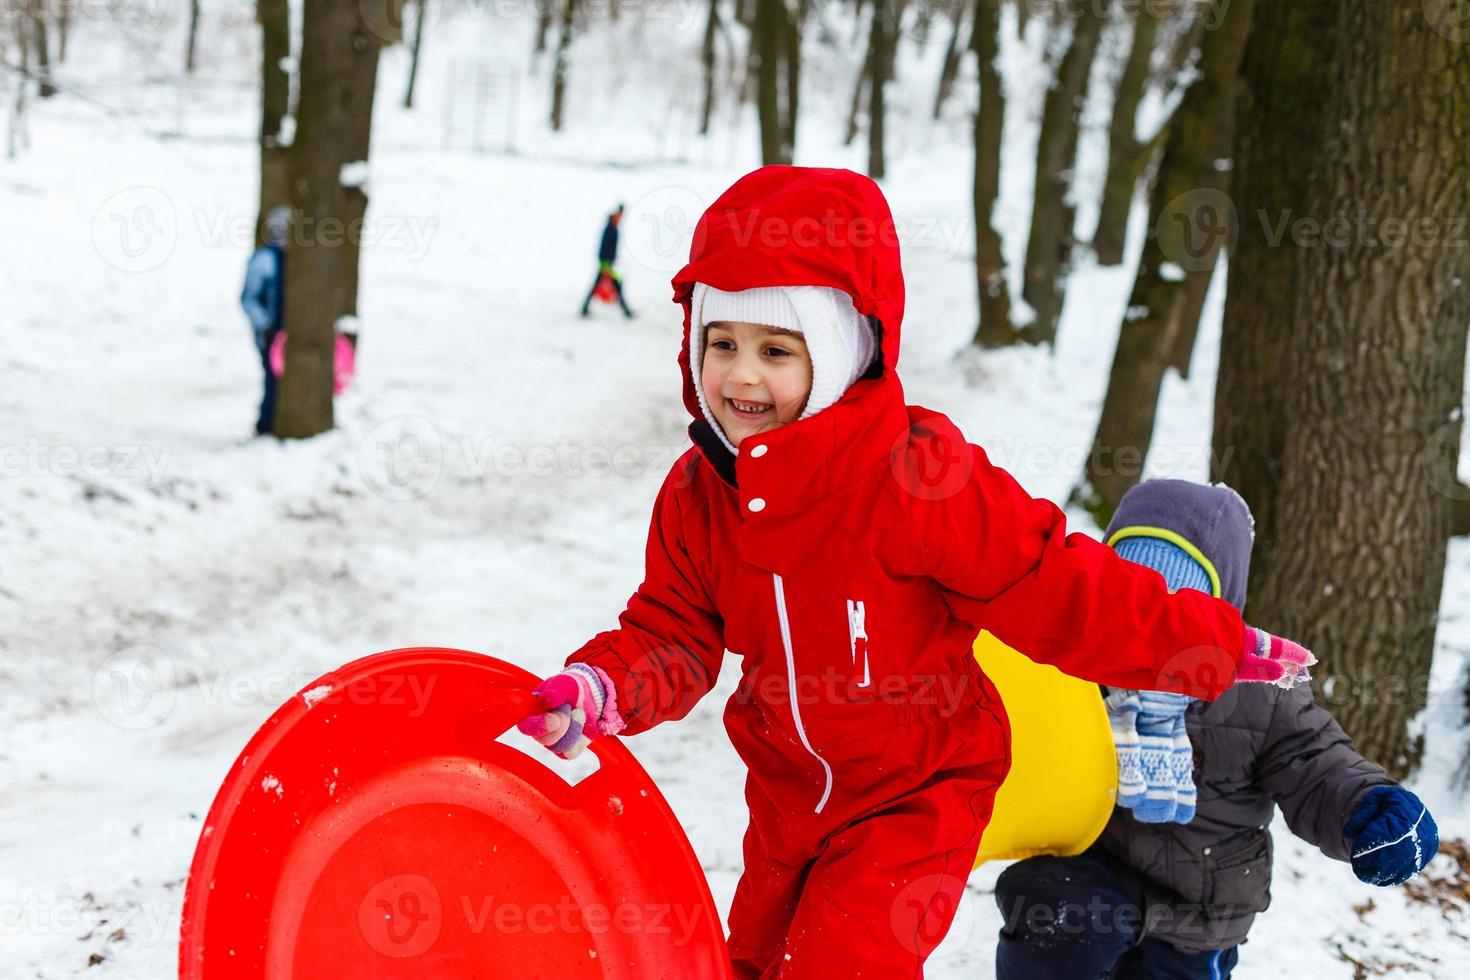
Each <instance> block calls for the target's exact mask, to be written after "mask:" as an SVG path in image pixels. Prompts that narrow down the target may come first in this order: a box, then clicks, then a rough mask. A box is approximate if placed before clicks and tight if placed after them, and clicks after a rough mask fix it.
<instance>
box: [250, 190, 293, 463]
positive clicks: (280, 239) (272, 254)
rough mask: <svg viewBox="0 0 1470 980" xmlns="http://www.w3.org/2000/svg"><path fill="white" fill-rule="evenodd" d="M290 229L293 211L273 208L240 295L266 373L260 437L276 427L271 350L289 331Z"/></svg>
mask: <svg viewBox="0 0 1470 980" xmlns="http://www.w3.org/2000/svg"><path fill="white" fill-rule="evenodd" d="M290 229H291V209H290V208H288V207H284V206H279V207H274V208H271V210H270V212H269V213H268V214H267V215H266V218H265V244H264V245H262V246H260V247H259V248H257V249H256V250H255V251H254V252H253V253H251V255H250V262H249V263H248V264H247V265H246V267H245V289H244V291H243V292H241V294H240V305H241V306H243V307H244V308H245V316H246V317H247V318H248V319H249V320H250V328H251V330H252V331H253V332H254V335H255V348H256V350H257V351H258V352H259V353H260V366H261V369H262V370H263V371H264V373H265V387H264V392H263V393H262V395H261V398H260V416H259V417H258V418H257V419H256V421H255V434H256V435H258V436H260V435H266V434H268V433H270V432H271V431H272V430H273V428H274V425H275V416H276V376H275V373H274V372H272V371H271V365H270V349H271V342H272V341H274V340H275V339H276V334H278V333H280V332H281V330H283V329H284V328H285V324H284V315H285V311H286V304H285V285H286V262H285V260H286V237H287V235H288V234H289V232H290Z"/></svg>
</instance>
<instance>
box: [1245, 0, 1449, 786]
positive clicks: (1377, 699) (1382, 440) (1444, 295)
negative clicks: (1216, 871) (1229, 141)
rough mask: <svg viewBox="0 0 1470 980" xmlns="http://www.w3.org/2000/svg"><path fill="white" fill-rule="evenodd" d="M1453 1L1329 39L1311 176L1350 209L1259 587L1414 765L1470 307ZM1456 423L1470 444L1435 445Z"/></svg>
mask: <svg viewBox="0 0 1470 980" xmlns="http://www.w3.org/2000/svg"><path fill="white" fill-rule="evenodd" d="M1453 10H1454V5H1452V4H1451V5H1442V6H1441V7H1440V8H1439V9H1438V10H1437V11H1436V10H1435V8H1434V5H1430V6H1425V7H1424V8H1423V9H1421V5H1420V4H1417V3H1416V4H1388V3H1385V4H1378V3H1363V4H1342V5H1340V6H1339V8H1338V14H1337V23H1336V27H1335V30H1334V32H1333V35H1332V36H1330V37H1328V38H1316V39H1313V40H1314V42H1315V43H1318V44H1321V45H1323V46H1324V47H1326V48H1333V49H1335V50H1334V56H1332V57H1331V58H1330V59H1329V60H1328V71H1329V78H1330V82H1331V86H1332V88H1331V91H1332V97H1331V99H1330V103H1329V110H1328V111H1329V113H1330V116H1329V118H1330V119H1331V120H1332V123H1333V124H1332V125H1331V126H1329V127H1328V129H1327V138H1326V139H1325V140H1324V141H1323V143H1322V151H1323V159H1324V160H1325V164H1324V166H1323V167H1322V170H1321V174H1322V179H1321V180H1320V181H1318V182H1317V183H1316V185H1315V186H1314V187H1313V188H1312V194H1313V195H1314V200H1315V201H1316V202H1317V203H1318V204H1319V206H1320V210H1319V213H1321V214H1327V215H1332V216H1334V218H1335V219H1338V218H1340V220H1338V221H1336V222H1335V223H1334V224H1333V225H1328V226H1327V228H1326V230H1325V233H1324V235H1323V237H1322V240H1321V241H1320V242H1318V243H1317V244H1316V247H1311V248H1307V249H1305V250H1304V251H1303V252H1302V253H1301V254H1300V255H1299V257H1298V279H1297V282H1298V288H1297V292H1296V302H1295V304H1294V310H1295V313H1296V317H1297V323H1298V328H1297V329H1296V330H1295V331H1294V332H1293V333H1292V335H1291V337H1290V339H1289V341H1288V349H1287V357H1286V369H1287V370H1289V371H1290V372H1291V375H1290V378H1291V384H1287V385H1283V386H1282V389H1281V390H1280V391H1279V394H1278V397H1279V399H1280V412H1281V414H1282V416H1283V417H1284V418H1285V419H1286V438H1285V441H1284V443H1283V451H1282V464H1283V465H1282V474H1281V485H1280V488H1279V492H1278V496H1277V500H1276V507H1277V511H1278V514H1279V517H1278V521H1277V536H1278V537H1277V539H1278V542H1279V550H1278V552H1277V555H1276V559H1275V560H1274V561H1273V562H1272V563H1271V564H1270V566H1269V567H1268V568H1267V570H1266V575H1265V578H1264V580H1263V581H1262V583H1261V589H1260V594H1259V604H1260V608H1261V609H1262V610H1263V611H1264V613H1265V619H1264V621H1263V622H1264V623H1265V624H1266V625H1267V628H1272V627H1275V628H1276V629H1278V630H1279V631H1280V632H1282V633H1283V634H1285V635H1287V636H1291V637H1293V638H1295V639H1298V640H1300V641H1301V642H1302V643H1304V644H1305V645H1306V646H1308V647H1309V648H1313V649H1315V650H1317V651H1319V652H1320V653H1323V654H1326V656H1323V658H1322V659H1323V666H1322V667H1320V668H1318V682H1319V683H1320V684H1323V685H1324V690H1325V691H1327V692H1330V698H1331V703H1332V704H1333V714H1334V715H1335V716H1336V718H1337V720H1338V721H1339V722H1340V723H1341V724H1342V726H1343V728H1344V729H1346V731H1347V732H1348V734H1349V735H1351V736H1352V737H1353V739H1354V742H1355V744H1356V745H1357V748H1358V750H1359V751H1361V752H1362V753H1363V754H1364V755H1365V756H1367V757H1368V758H1369V759H1372V760H1373V761H1375V762H1377V763H1379V764H1380V765H1382V766H1383V767H1384V768H1386V769H1387V770H1388V771H1389V773H1390V774H1391V775H1393V776H1395V777H1399V778H1402V777H1403V776H1405V775H1407V774H1409V773H1410V772H1412V771H1413V770H1414V769H1415V768H1416V767H1417V766H1418V762H1419V757H1420V753H1421V750H1422V747H1423V745H1422V736H1420V737H1418V738H1411V737H1410V733H1409V728H1408V724H1409V721H1410V720H1411V719H1412V718H1413V716H1414V715H1415V714H1416V713H1417V712H1418V711H1419V710H1420V709H1421V708H1422V707H1423V706H1424V705H1425V703H1426V699H1427V697H1428V693H1429V669H1430V664H1431V662H1432V660H1433V656H1434V638H1435V629H1436V622H1437V618H1438V610H1439V602H1440V594H1441V590H1442V586H1443V583H1444V571H1445V550H1446V544H1447V539H1448V536H1449V535H1448V532H1449V519H1450V494H1451V493H1452V492H1453V489H1454V486H1455V483H1456V477H1455V463H1456V461H1457V459H1456V457H1457V456H1458V449H1459V447H1460V444H1461V443H1460V428H1461V422H1460V408H1461V402H1462V399H1463V397H1464V380H1465V379H1464V372H1465V342H1466V326H1467V323H1470V289H1467V288H1465V283H1466V281H1467V280H1470V249H1467V248H1466V246H1465V240H1464V233H1465V228H1464V221H1465V215H1466V214H1470V139H1467V138H1466V133H1467V132H1470V99H1466V98H1465V92H1466V91H1470V45H1466V44H1464V43H1463V40H1461V41H1460V42H1457V41H1455V40H1451V39H1450V35H1451V34H1453V31H1451V30H1449V28H1451V27H1453V26H1454V25H1453V24H1452V23H1433V22H1432V16H1433V14H1434V13H1436V12H1437V13H1439V14H1440V15H1442V16H1445V17H1448V16H1450V15H1451V14H1452V13H1453ZM1427 14H1428V15H1431V16H1426V15H1427ZM1441 30H1444V31H1445V33H1443V34H1442V33H1441ZM1298 143H1299V145H1302V144H1301V135H1300V134H1298ZM1440 439H1443V441H1444V442H1445V443H1446V444H1448V445H1452V446H1453V447H1454V448H1455V450H1456V451H1455V452H1448V453H1447V452H1426V451H1425V447H1426V446H1428V445H1434V444H1435V443H1436V441H1437V440H1440Z"/></svg>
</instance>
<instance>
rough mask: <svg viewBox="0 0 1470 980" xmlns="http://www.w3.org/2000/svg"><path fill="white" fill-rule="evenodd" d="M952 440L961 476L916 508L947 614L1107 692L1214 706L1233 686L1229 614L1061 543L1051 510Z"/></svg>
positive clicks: (1101, 551) (1234, 635)
mask: <svg viewBox="0 0 1470 980" xmlns="http://www.w3.org/2000/svg"><path fill="white" fill-rule="evenodd" d="M953 433H954V437H955V438H957V439H958V440H959V444H960V445H961V446H962V447H963V450H962V455H960V456H958V457H955V459H956V460H957V461H959V462H960V463H961V465H968V472H967V473H964V474H962V475H963V480H962V481H961V480H956V482H955V486H956V490H955V492H954V493H952V494H948V495H945V496H939V497H937V499H934V500H932V501H930V502H929V505H928V506H926V507H924V508H923V509H922V511H921V513H923V514H924V515H925V516H924V517H923V518H922V519H921V528H920V541H921V542H922V544H923V547H924V549H925V552H926V554H925V566H926V569H927V571H928V574H930V575H931V576H932V577H933V578H934V579H935V580H936V581H937V582H938V583H939V584H940V586H941V587H942V588H943V589H944V590H945V601H946V603H947V604H948V606H949V607H950V610H951V612H953V613H954V615H956V616H957V617H959V618H960V619H961V620H963V621H965V622H968V623H970V624H972V625H974V626H975V627H977V628H980V629H986V630H989V631H990V632H991V633H992V634H994V635H995V636H996V638H997V639H999V640H1001V641H1002V642H1003V643H1005V644H1007V645H1008V646H1010V647H1012V648H1014V649H1015V650H1017V651H1019V652H1020V653H1022V654H1024V655H1026V656H1027V657H1029V658H1031V659H1032V660H1035V661H1037V662H1039V663H1045V664H1051V665H1053V666H1055V667H1057V668H1058V669H1059V670H1061V671H1062V672H1063V673H1067V674H1071V675H1073V676H1076V677H1081V678H1083V679H1085V680H1089V681H1094V682H1096V683H1099V684H1106V685H1109V686H1111V687H1126V688H1137V689H1140V690H1159V691H1173V692H1176V693H1180V694H1188V695H1191V696H1193V697H1198V698H1203V699H1205V700H1213V699H1214V698H1216V697H1218V696H1219V695H1220V694H1221V693H1222V692H1223V691H1224V690H1225V689H1226V688H1228V687H1229V686H1230V685H1231V684H1232V683H1233V682H1234V679H1235V673H1236V670H1237V668H1238V666H1239V661H1240V658H1241V657H1242V655H1243V654H1244V652H1245V650H1246V627H1245V624H1244V623H1243V622H1242V621H1241V618H1240V612H1239V611H1238V610H1237V609H1236V608H1235V607H1234V606H1232V605H1231V604H1230V603H1228V602H1225V601H1223V600H1220V599H1216V598H1213V597H1211V596H1208V595H1206V594H1204V593H1202V592H1197V591H1194V590H1189V589H1186V590H1181V591H1180V592H1178V593H1174V594H1171V593H1170V592H1169V589H1168V587H1167V586H1166V585H1165V584H1164V578H1163V576H1162V575H1160V574H1159V573H1158V572H1155V571H1154V570H1153V569H1150V568H1145V567H1143V566H1142V565H1137V564H1134V563H1133V562H1130V561H1127V560H1126V559H1123V558H1119V557H1118V556H1117V555H1116V554H1115V553H1114V552H1113V550H1112V549H1111V548H1109V547H1107V546H1106V545H1104V544H1103V543H1101V542H1100V541H1097V540H1096V539H1094V538H1091V537H1088V536H1087V535H1085V534H1068V533H1067V529H1066V518H1065V517H1064V516H1063V514H1062V512H1061V510H1060V509H1059V508H1058V507H1057V506H1056V505H1055V504H1053V503H1051V502H1050V501H1048V500H1042V499H1037V498H1034V497H1032V496H1030V495H1029V494H1027V493H1026V491H1025V490H1023V489H1022V488H1021V486H1020V484H1018V483H1017V482H1016V480H1015V479H1014V478H1013V477H1012V476H1011V475H1010V474H1009V473H1007V472H1006V471H1005V470H1003V469H1000V468H999V467H997V466H994V465H992V464H991V462H990V460H989V459H988V458H987V457H986V455H985V452H984V450H982V449H980V447H978V446H974V445H970V444H968V443H965V442H963V437H962V436H959V435H958V430H957V429H955V430H953ZM965 454H967V455H965ZM920 463H921V464H922V461H920Z"/></svg>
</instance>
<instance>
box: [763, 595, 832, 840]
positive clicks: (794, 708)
mask: <svg viewBox="0 0 1470 980" xmlns="http://www.w3.org/2000/svg"><path fill="white" fill-rule="evenodd" d="M771 581H772V582H773V583H774V584H775V587H776V619H777V621H779V622H780V624H781V644H782V646H784V647H785V648H786V685H787V691H788V696H789V697H790V699H791V720H792V721H793V722H795V723H796V735H797V737H798V738H800V739H801V744H802V745H804V746H805V747H806V750H807V751H808V752H810V753H811V754H812V758H813V759H816V760H817V761H818V762H820V763H821V764H822V771H823V772H824V773H826V776H827V786H826V788H825V789H823V790H822V798H821V799H820V800H818V801H817V808H816V809H815V810H813V811H812V812H813V813H821V812H822V807H824V806H826V805H827V797H829V796H831V795H832V767H831V766H829V765H827V760H826V759H824V758H822V757H821V756H820V755H818V754H817V750H816V749H814V748H812V743H811V742H809V741H808V740H807V737H806V729H805V728H803V727H802V724H801V708H800V707H799V706H798V705H797V703H796V701H797V691H796V657H795V655H794V654H792V652H791V623H790V622H789V621H787V619H786V586H785V584H784V583H783V582H782V581H781V576H779V575H777V574H776V573H775V572H772V573H771Z"/></svg>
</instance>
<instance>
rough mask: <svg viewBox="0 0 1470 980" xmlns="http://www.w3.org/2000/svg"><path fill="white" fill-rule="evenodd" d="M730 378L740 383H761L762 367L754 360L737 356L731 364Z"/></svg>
mask: <svg viewBox="0 0 1470 980" xmlns="http://www.w3.org/2000/svg"><path fill="white" fill-rule="evenodd" d="M730 380H731V381H732V382H734V383H735V384H738V385H756V384H760V367H759V365H757V364H756V363H755V362H754V361H752V360H749V359H746V358H744V357H737V358H736V359H735V363H734V364H732V365H730Z"/></svg>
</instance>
